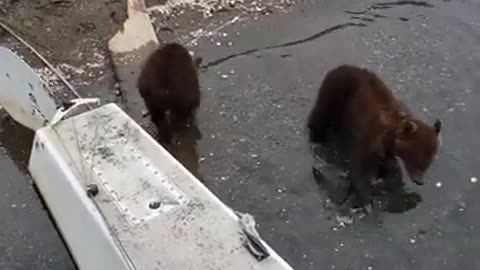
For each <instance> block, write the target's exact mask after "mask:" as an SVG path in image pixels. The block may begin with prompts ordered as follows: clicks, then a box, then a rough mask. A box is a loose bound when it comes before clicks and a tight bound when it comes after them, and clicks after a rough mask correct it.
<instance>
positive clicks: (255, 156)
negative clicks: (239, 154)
mask: <svg viewBox="0 0 480 270" xmlns="http://www.w3.org/2000/svg"><path fill="white" fill-rule="evenodd" d="M250 156H251V157H252V158H257V157H258V155H257V154H251V155H250Z"/></svg>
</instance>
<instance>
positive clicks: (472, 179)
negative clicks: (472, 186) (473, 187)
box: [470, 177, 478, 183]
mask: <svg viewBox="0 0 480 270" xmlns="http://www.w3.org/2000/svg"><path fill="white" fill-rule="evenodd" d="M477 181H478V179H477V178H476V177H472V178H470V182H472V183H476V182H477Z"/></svg>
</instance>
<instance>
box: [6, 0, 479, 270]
mask: <svg viewBox="0 0 480 270" xmlns="http://www.w3.org/2000/svg"><path fill="white" fill-rule="evenodd" d="M7 2H11V3H14V2H15V1H7ZM42 2H45V1H42ZM104 2H105V3H107V4H111V3H117V2H112V1H103V2H102V1H99V2H96V3H97V4H98V5H99V6H98V7H96V6H93V4H92V5H87V4H86V2H85V3H83V2H82V1H80V2H78V3H80V4H78V5H80V6H82V7H84V8H83V9H80V8H77V7H76V6H70V7H69V6H68V5H70V4H71V3H73V2H68V1H67V2H66V3H70V4H67V6H63V5H61V6H58V7H56V8H52V7H49V6H48V5H46V6H45V5H40V6H39V8H37V9H35V12H41V11H42V8H43V9H45V11H44V13H40V14H36V13H34V15H37V16H29V17H28V19H27V17H25V19H24V21H21V23H19V24H18V25H17V27H16V29H18V28H20V29H22V30H23V32H26V33H27V34H28V35H27V37H29V38H30V40H35V38H34V37H35V33H37V32H38V31H40V30H41V29H38V27H39V26H42V25H44V24H48V27H49V28H50V27H51V30H49V31H47V32H45V33H46V34H45V35H44V36H43V35H42V36H41V37H39V39H38V41H37V42H36V45H39V46H38V47H39V48H40V49H41V50H43V51H46V52H50V53H49V54H48V56H50V58H49V59H53V61H56V63H57V64H60V63H63V62H65V61H67V62H68V61H69V60H70V59H74V60H72V62H70V63H69V64H70V65H73V66H78V65H82V66H84V65H85V61H87V60H88V61H90V60H92V59H93V58H95V57H97V56H98V55H97V54H95V50H91V48H92V47H95V46H98V44H97V43H99V41H102V42H103V41H104V39H101V38H106V37H107V36H108V34H111V33H112V32H113V30H112V29H113V28H115V27H118V25H115V24H112V22H110V21H113V22H115V21H121V20H118V18H117V17H116V15H115V14H113V15H112V14H110V15H109V13H108V12H107V11H108V7H104V6H103V5H107V4H105V3H104ZM0 3H2V1H0ZM17 5H23V4H18V3H17ZM85 7H88V8H85ZM100 7H103V8H102V9H100ZM66 8H70V9H71V10H75V11H77V12H76V13H75V15H76V16H74V18H76V19H75V20H73V23H72V24H69V23H68V21H69V20H68V17H69V16H58V15H62V14H66V13H65V12H66V11H65V9H66ZM19 10H20V12H18V14H24V13H22V12H21V11H22V9H19ZM82 10H83V11H82ZM94 10H102V12H104V13H105V16H104V17H108V16H111V17H110V19H109V23H108V24H105V25H104V24H103V22H105V21H104V20H102V19H101V18H100V17H101V16H97V17H95V16H94V15H92V14H94V12H93V11H94ZM479 11H480V4H478V3H476V2H474V1H473V0H465V1H429V2H421V1H398V2H383V3H378V2H373V1H364V0H362V1H345V0H336V1H306V2H304V3H298V4H296V5H294V6H293V7H292V8H291V10H290V11H289V12H287V13H282V12H276V11H275V12H273V14H270V15H264V16H258V17H257V16H256V15H255V16H253V15H252V16H248V15H247V16H246V18H245V20H238V21H237V23H232V24H224V25H223V26H222V28H221V29H220V30H219V28H216V27H215V25H213V26H205V25H202V24H196V25H193V24H191V23H190V21H188V20H186V19H185V18H188V12H187V13H186V14H183V15H182V16H180V18H177V19H171V20H172V22H171V23H172V24H175V23H177V21H178V23H179V25H180V26H181V25H182V20H183V22H188V24H190V25H191V26H190V27H191V28H189V29H186V30H181V29H174V32H173V34H171V35H172V36H173V38H174V39H177V40H181V41H184V42H188V41H190V40H191V39H192V37H191V35H188V34H186V35H183V32H182V31H185V32H188V31H195V30H197V29H199V28H203V27H204V28H205V29H206V30H208V29H212V28H215V29H216V30H215V31H214V32H215V35H214V36H210V35H207V36H206V37H203V38H198V39H196V40H195V42H194V43H195V44H198V46H195V47H191V48H192V50H194V51H195V52H196V53H197V54H200V55H202V56H203V57H204V63H206V64H207V66H208V67H207V68H206V69H205V70H203V71H202V74H201V82H202V90H203V103H202V105H201V110H200V112H199V129H200V131H201V132H202V139H201V140H199V141H198V144H199V151H200V156H201V158H200V166H199V167H200V173H201V174H202V175H203V179H204V181H205V184H206V185H207V186H208V187H209V188H210V189H211V190H212V191H213V192H214V193H215V194H217V195H218V196H219V197H220V198H221V199H222V200H223V201H224V202H226V203H227V204H229V205H231V206H232V207H234V208H236V209H238V210H241V211H246V212H250V213H252V214H254V215H255V217H256V218H257V221H258V222H259V224H260V232H261V234H262V236H263V237H264V238H265V240H267V241H268V242H269V243H270V244H271V245H272V246H273V248H274V249H275V250H277V251H278V252H279V253H280V254H281V255H282V256H283V257H284V258H286V260H287V261H288V262H289V263H290V264H291V265H292V266H293V267H294V268H295V269H354V270H357V269H392V270H397V269H440V270H447V269H448V270H451V269H462V270H463V269H476V266H477V265H479V264H480V259H479V258H478V256H477V255H476V254H477V253H478V252H479V251H480V243H479V242H478V241H476V239H477V238H478V237H479V236H480V233H479V225H480V224H479V221H478V220H477V219H476V217H477V216H478V215H479V214H480V208H479V207H478V206H477V204H478V199H475V197H476V196H475V194H476V193H478V192H479V185H480V183H474V182H475V181H473V182H472V181H471V180H472V179H476V178H475V177H478V176H479V169H478V163H479V159H478V158H477V155H476V154H477V152H478V150H480V149H479V147H480V146H479V144H478V143H477V140H476V139H475V138H477V137H478V135H477V134H476V133H477V131H478V127H477V124H475V120H476V118H477V117H478V115H480V110H479V109H478V108H480V107H479V105H480V104H479V102H480V99H479V97H478V96H479V92H478V89H476V86H478V85H479V83H480V76H479V75H480V74H479V73H480V72H479V71H478V70H479V69H478V67H479V66H480V51H479V50H478V43H479V41H480V33H479V30H478V29H480V28H479V27H478V26H479V25H480V17H479V16H478V14H480V13H479ZM42 12H43V11H42ZM82 12H87V13H88V14H90V15H89V16H83V15H82ZM5 14H7V13H5ZM9 14H10V15H9V17H11V18H10V19H11V23H12V22H13V23H14V22H15V20H14V19H15V13H9ZM26 14H28V12H27V13H26ZM68 14H70V13H68ZM72 14H73V13H72ZM102 14H103V13H102ZM116 14H122V13H121V12H120V11H117V13H116ZM122 16H123V15H122ZM219 16H220V17H222V18H224V17H228V16H230V15H229V13H228V12H226V13H223V15H219ZM232 16H233V15H232ZM182 17H183V18H182ZM17 18H20V17H18V16H17ZM21 18H23V17H21ZM35 20H40V23H39V22H36V21H35ZM42 21H43V22H42ZM59 21H60V22H61V23H60V22H59ZM92 23H93V25H94V26H96V27H92ZM157 23H158V21H157ZM116 24H118V22H116ZM32 25H33V26H32ZM55 25H59V27H60V26H62V27H64V26H65V25H67V26H68V25H70V27H71V28H69V29H70V30H69V31H70V32H69V31H66V32H60V31H56V30H55V29H56V28H55ZM36 27H37V28H36ZM52 29H53V31H52ZM95 29H97V30H95ZM157 29H160V30H162V28H161V27H157ZM163 29H164V30H165V29H166V28H163ZM167 32H169V33H170V30H169V31H167ZM65 35H67V36H68V38H66V37H65ZM160 36H161V35H160ZM77 39H78V40H79V41H81V42H75V40H77ZM91 43H95V44H97V45H95V44H93V45H92V44H91ZM194 43H191V44H194ZM72 44H73V45H75V44H76V45H75V47H74V50H70V49H69V48H72V46H73V45H72ZM227 44H228V45H227ZM102 46H103V45H102ZM100 54H102V51H101V50H100ZM83 57H85V58H83ZM100 58H102V57H100ZM102 59H103V58H102ZM344 63H349V64H358V65H364V66H368V67H369V68H371V69H372V70H375V71H377V72H378V73H379V75H380V76H381V77H382V78H384V79H385V81H386V82H387V84H388V85H390V86H391V88H392V89H393V90H394V91H395V93H396V94H397V95H398V97H399V98H401V99H402V100H404V101H405V102H406V103H407V104H408V105H409V107H410V108H411V109H412V110H413V111H414V112H416V113H418V114H419V115H420V116H422V117H424V118H425V119H427V120H428V121H432V122H433V120H434V118H440V119H441V120H442V122H443V146H442V149H441V151H440V154H439V157H438V159H437V160H436V161H435V163H434V165H433V166H432V168H431V170H430V171H429V175H428V183H427V185H425V186H423V187H418V186H413V185H411V184H407V190H408V191H409V192H411V193H412V194H416V196H419V197H421V202H419V203H416V204H414V205H413V206H410V207H409V209H404V210H403V211H401V212H397V213H391V212H387V211H385V212H374V213H373V214H371V215H369V216H367V217H365V218H363V219H355V220H354V221H353V224H350V225H348V226H346V227H345V228H343V227H342V226H339V224H340V223H342V222H343V223H349V222H350V221H351V220H350V219H349V217H348V216H345V213H344V212H341V213H340V212H339V211H338V209H336V208H335V207H331V205H330V204H327V203H326V201H327V197H328V196H327V195H328V194H327V192H326V191H325V189H323V188H320V187H319V186H318V185H317V183H316V182H315V180H314V177H313V174H312V166H313V165H315V162H314V160H313V158H312V155H311V153H310V149H309V145H308V143H307V139H306V130H305V120H306V118H307V114H308V112H309V110H310V108H311V106H312V103H313V100H314V97H315V96H316V91H317V88H318V87H319V84H320V82H321V80H322V78H323V76H324V75H325V73H326V72H327V71H328V70H329V69H331V68H333V67H335V66H337V65H339V64H344ZM92 66H94V65H92ZM106 69H108V67H106ZM86 70H87V71H88V69H86ZM101 71H103V72H100V71H98V70H97V71H96V72H94V73H95V74H93V75H92V77H95V79H91V78H90V79H88V78H82V80H83V81H84V82H85V81H86V82H88V81H92V80H94V81H95V82H97V83H98V82H101V81H106V80H107V81H108V79H105V76H103V77H101V78H103V79H98V78H99V76H102V73H105V72H106V71H104V69H101ZM107 73H108V72H107ZM79 74H80V73H79ZM81 74H83V75H85V74H84V73H81ZM81 74H80V75H78V74H77V75H78V76H77V77H82V76H81ZM86 74H89V72H87V73H86ZM107 77H108V76H107ZM75 78H76V76H75V74H73V79H75ZM107 84H108V83H107ZM90 88H91V89H90V90H92V89H93V90H95V89H105V88H108V89H111V88H112V87H111V85H110V86H105V85H102V83H100V86H97V85H95V87H90ZM83 93H90V94H93V95H97V94H98V93H95V92H94V91H88V89H87V90H84V91H83ZM16 130H17V129H16V128H15V127H12V125H11V124H9V122H8V120H6V122H5V120H4V121H2V132H0V134H6V135H5V136H3V137H2V139H1V147H0V168H1V171H2V175H4V177H2V181H1V182H0V185H1V186H0V187H1V190H2V192H3V196H2V200H1V201H0V203H1V205H2V207H1V208H0V213H1V216H2V222H1V223H0V224H2V227H3V230H2V233H0V268H1V269H72V268H73V265H72V263H71V260H70V258H69V257H68V254H67V253H66V251H65V248H64V246H63V244H62V242H61V241H60V239H59V238H58V235H57V233H56V232H55V230H54V227H53V224H52V223H51V221H50V220H49V219H48V216H47V214H46V212H45V211H44V210H43V209H42V208H41V204H40V202H39V200H38V197H36V195H35V193H34V192H33V190H32V188H31V185H30V180H29V179H28V177H27V176H25V174H24V172H25V171H24V168H25V162H26V156H28V145H27V146H25V141H28V139H27V138H28V136H31V134H30V135H28V134H27V135H25V136H26V138H25V139H22V138H20V137H17V136H15V139H17V140H11V138H12V135H13V134H15V135H17V134H21V133H19V132H17V131H16ZM5 179H6V180H5ZM24 205H25V206H24ZM347 214H348V213H347ZM355 217H356V216H355Z"/></svg>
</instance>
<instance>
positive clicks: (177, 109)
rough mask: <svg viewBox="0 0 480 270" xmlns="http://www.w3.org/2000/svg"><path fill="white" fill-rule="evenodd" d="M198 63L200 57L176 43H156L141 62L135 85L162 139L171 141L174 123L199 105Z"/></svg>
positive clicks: (186, 119)
mask: <svg viewBox="0 0 480 270" xmlns="http://www.w3.org/2000/svg"><path fill="white" fill-rule="evenodd" d="M200 63H201V58H195V59H193V58H192V56H191V55H190V53H189V52H188V50H187V49H186V48H185V47H183V46H182V45H180V44H178V43H168V44H166V45H164V46H163V47H159V48H158V49H157V50H155V51H154V52H153V53H152V54H151V55H150V56H149V57H148V59H147V60H146V61H145V63H144V66H143V68H142V71H141V73H140V76H139V77H138V81H137V87H138V90H139V91H140V95H141V96H142V98H143V100H144V102H145V106H146V107H147V109H148V111H149V113H150V117H151V120H152V122H153V123H154V124H155V125H156V127H157V129H158V133H159V137H160V138H159V139H160V142H162V143H168V144H170V143H171V139H172V138H171V136H172V131H173V130H174V129H175V128H176V125H178V124H188V123H189V121H191V120H194V118H195V112H196V109H197V108H198V107H199V105H200V86H199V81H198V67H199V65H200ZM167 112H169V114H170V115H169V117H167Z"/></svg>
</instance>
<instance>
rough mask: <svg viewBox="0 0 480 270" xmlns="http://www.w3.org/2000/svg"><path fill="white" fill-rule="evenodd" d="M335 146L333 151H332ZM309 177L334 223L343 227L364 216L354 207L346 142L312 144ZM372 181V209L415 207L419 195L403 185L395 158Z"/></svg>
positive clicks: (390, 209) (406, 208) (398, 210)
mask: <svg viewBox="0 0 480 270" xmlns="http://www.w3.org/2000/svg"><path fill="white" fill-rule="evenodd" d="M334 149H335V150H334ZM311 152H312V156H313V160H314V165H313V168H312V173H313V177H314V179H315V181H316V183H317V184H318V186H319V188H320V190H321V191H323V192H325V193H326V195H327V196H328V201H326V205H325V208H327V209H329V210H332V211H333V214H334V216H335V222H336V223H337V225H340V226H345V225H346V224H351V223H353V222H354V221H356V220H361V219H363V218H364V217H365V212H364V211H363V210H361V209H359V208H358V207H357V205H358V204H357V198H356V195H355V192H354V190H353V189H352V187H351V184H350V183H351V179H350V178H349V174H348V165H349V160H348V159H347V158H346V156H347V153H348V144H347V143H345V142H344V141H343V140H337V141H336V142H333V143H331V144H328V145H326V146H320V145H312V151H311ZM379 174H380V175H379V177H378V179H376V180H375V181H374V183H373V184H372V193H373V194H372V199H373V205H374V207H375V211H377V212H378V211H382V212H388V213H404V212H407V211H410V210H412V209H414V208H416V207H417V206H418V204H419V203H420V202H421V201H422V197H421V196H420V195H419V194H418V193H416V192H413V191H409V190H408V189H406V187H405V183H404V181H403V180H402V170H401V168H400V166H399V165H398V163H397V162H396V161H395V160H392V161H390V162H388V163H387V165H386V169H385V170H383V171H381V172H379Z"/></svg>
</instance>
